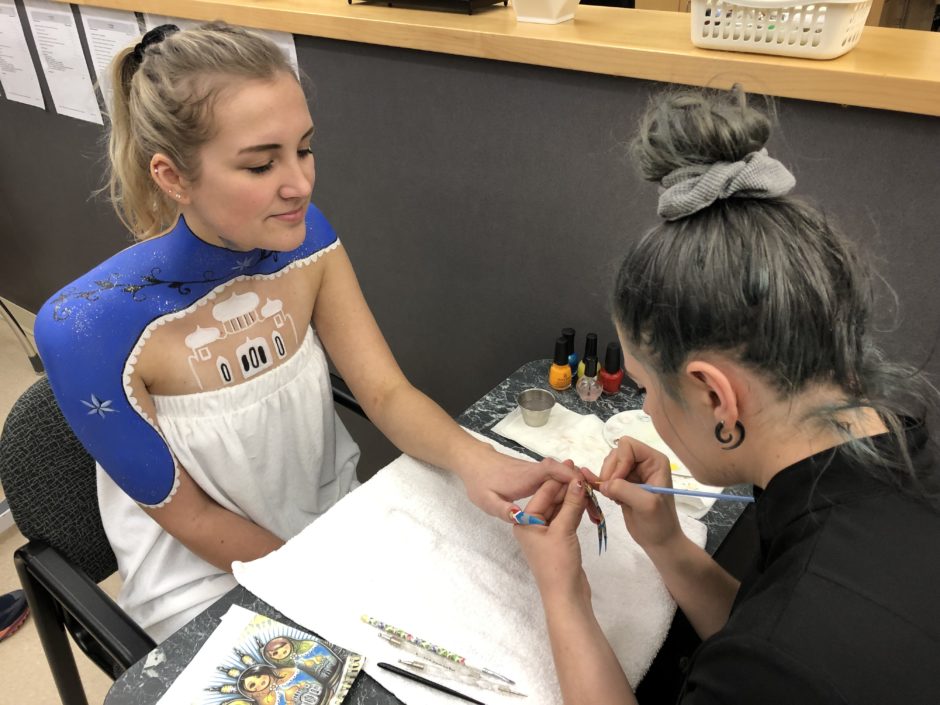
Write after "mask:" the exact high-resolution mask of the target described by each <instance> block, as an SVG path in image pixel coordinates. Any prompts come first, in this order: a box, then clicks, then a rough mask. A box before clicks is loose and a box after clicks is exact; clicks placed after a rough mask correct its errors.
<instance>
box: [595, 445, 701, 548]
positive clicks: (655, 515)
mask: <svg viewBox="0 0 940 705" xmlns="http://www.w3.org/2000/svg"><path fill="white" fill-rule="evenodd" d="M589 479H592V480H593V479H594V478H593V477H589ZM641 483H644V484H648V485H658V486H660V487H672V471H671V470H670V467H669V458H667V457H666V456H665V455H663V454H662V453H660V452H659V451H657V450H653V449H652V448H650V447H649V446H648V445H646V444H645V443H640V441H638V440H636V439H634V438H630V437H629V436H624V437H623V438H621V439H620V441H619V442H618V444H617V447H616V448H614V450H612V451H611V452H610V454H609V455H608V456H607V458H606V459H605V460H604V465H603V467H602V468H601V475H600V491H601V493H602V494H603V495H604V496H605V497H608V498H610V499H612V500H614V501H615V502H616V503H617V504H619V505H620V508H621V509H622V510H623V521H624V523H625V524H626V525H627V531H629V532H630V535H631V536H633V539H634V540H635V541H636V542H637V543H638V544H639V545H640V546H641V547H642V548H643V549H644V550H645V551H647V552H649V551H650V550H652V549H655V548H658V547H660V546H664V545H666V544H668V543H670V542H672V541H673V540H675V539H677V538H681V537H682V536H683V534H682V528H681V527H680V526H679V517H678V515H677V514H676V504H675V501H674V500H673V498H672V496H671V495H662V494H653V493H652V492H647V491H646V490H644V489H643V488H642V487H637V486H636V485H637V484H641Z"/></svg>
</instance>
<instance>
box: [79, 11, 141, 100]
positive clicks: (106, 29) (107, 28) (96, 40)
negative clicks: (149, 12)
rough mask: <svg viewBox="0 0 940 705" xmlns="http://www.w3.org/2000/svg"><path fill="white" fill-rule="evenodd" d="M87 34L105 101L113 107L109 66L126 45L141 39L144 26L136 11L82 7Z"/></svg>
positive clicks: (92, 62) (112, 90) (81, 12)
mask: <svg viewBox="0 0 940 705" xmlns="http://www.w3.org/2000/svg"><path fill="white" fill-rule="evenodd" d="M79 13H80V14H81V17H82V26H83V27H84V28H85V38H86V39H87V40H88V49H89V51H90V52H91V64H92V67H93V68H94V70H95V75H96V78H97V79H98V87H99V88H100V89H101V94H102V95H103V96H104V102H105V105H106V106H107V107H108V111H109V112H110V111H111V106H112V104H113V96H114V87H113V86H112V85H111V75H110V72H109V71H108V67H109V66H110V64H111V59H113V58H114V57H115V55H116V54H117V53H118V52H119V51H120V50H121V49H123V48H124V47H126V46H128V45H130V44H133V43H136V42H138V41H139V40H140V27H139V26H138V24H137V16H136V15H135V14H134V13H133V12H125V11H123V10H106V9H104V8H100V7H79Z"/></svg>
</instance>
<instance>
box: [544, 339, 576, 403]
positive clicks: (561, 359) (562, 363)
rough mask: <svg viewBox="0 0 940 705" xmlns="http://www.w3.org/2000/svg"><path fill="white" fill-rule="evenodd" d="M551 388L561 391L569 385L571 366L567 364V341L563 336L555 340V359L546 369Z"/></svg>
mask: <svg viewBox="0 0 940 705" xmlns="http://www.w3.org/2000/svg"><path fill="white" fill-rule="evenodd" d="M548 383H549V384H550V385H551V386H552V389H557V390H558V391H563V390H565V389H568V387H570V386H571V366H570V365H569V364H568V341H567V340H566V339H565V337H564V336H562V337H561V338H559V339H558V340H556V341H555V361H554V363H553V364H552V367H551V369H550V370H549V371H548Z"/></svg>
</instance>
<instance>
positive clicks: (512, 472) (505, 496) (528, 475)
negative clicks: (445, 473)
mask: <svg viewBox="0 0 940 705" xmlns="http://www.w3.org/2000/svg"><path fill="white" fill-rule="evenodd" d="M481 445H483V444H481ZM485 453H486V455H485V456H483V457H481V458H478V459H475V460H474V464H473V465H474V467H473V470H474V471H473V472H472V473H465V474H462V475H461V476H460V477H461V479H462V480H463V483H464V487H465V488H466V490H467V496H468V497H469V498H470V501H471V502H473V503H474V504H475V505H477V506H478V507H479V508H480V509H482V510H483V511H484V512H486V513H487V514H491V515H493V516H495V517H498V518H500V519H502V520H503V521H508V522H511V521H513V519H512V515H513V514H514V513H515V512H516V511H518V509H519V507H518V505H517V504H515V501H516V500H518V499H522V498H523V497H530V496H532V495H533V494H534V493H535V492H536V491H537V490H539V491H540V488H541V487H543V486H545V485H546V484H547V485H550V486H552V487H554V488H555V492H556V494H559V496H561V492H560V491H561V490H563V488H564V486H565V485H566V484H567V483H568V482H570V481H571V480H572V479H574V478H575V477H578V478H580V475H579V474H578V471H577V470H575V469H574V463H559V462H558V461H557V460H551V459H549V458H545V459H544V460H542V461H540V462H537V463H536V462H533V461H531V460H521V459H519V458H513V457H510V456H508V455H504V454H503V453H499V452H497V451H495V450H493V449H492V448H491V447H490V446H486V451H485ZM559 501H560V500H559Z"/></svg>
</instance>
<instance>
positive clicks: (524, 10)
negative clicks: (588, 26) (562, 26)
mask: <svg viewBox="0 0 940 705" xmlns="http://www.w3.org/2000/svg"><path fill="white" fill-rule="evenodd" d="M578 2H580V0H512V7H513V10H514V11H515V13H516V21H517V22H538V23H539V24H559V23H561V22H567V21H568V20H570V19H573V18H574V11H575V10H576V9H577V8H578Z"/></svg>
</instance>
